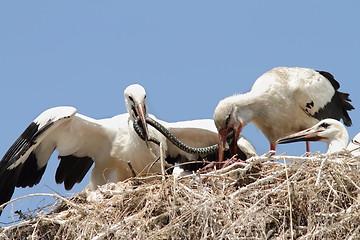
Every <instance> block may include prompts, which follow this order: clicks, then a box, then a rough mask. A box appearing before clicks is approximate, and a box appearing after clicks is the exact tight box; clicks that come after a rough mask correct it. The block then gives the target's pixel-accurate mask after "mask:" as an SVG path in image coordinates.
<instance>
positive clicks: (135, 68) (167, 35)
mask: <svg viewBox="0 0 360 240" xmlns="http://www.w3.org/2000/svg"><path fill="white" fill-rule="evenodd" d="M359 22H360V2H359V1H355V0H352V1H329V0H326V1H325V0H320V1H310V0H304V1H296V2H295V1H276V0H275V1H177V2H175V1H76V2H75V1H1V2H0V80H1V87H0V107H1V124H0V132H1V138H0V155H2V156H3V155H4V154H5V152H6V151H7V149H8V148H9V147H10V146H11V144H12V143H13V142H14V141H15V139H16V138H17V137H18V136H19V135H20V134H21V133H22V132H23V130H24V129H25V128H26V127H27V125H28V124H29V123H30V122H31V121H32V120H33V119H34V118H35V117H36V116H37V115H38V114H40V113H41V112H42V111H44V110H46V109H48V108H50V107H54V106H60V105H70V106H74V107H76V108H77V109H78V111H79V112H80V113H82V114H84V115H87V116H90V117H93V118H105V117H111V116H114V115H117V114H120V113H125V112H126V109H125V106H124V100H123V91H124V89H125V88H126V87H127V86H128V85H129V84H132V83H139V84H141V85H143V86H144V87H145V88H146V90H147V95H148V98H147V100H148V105H149V112H150V113H152V114H154V115H156V116H157V117H158V118H159V119H162V120H166V121H170V122H171V121H181V120H190V119H199V118H212V116H213V111H214V109H215V107H216V105H217V103H218V102H219V101H220V100H221V99H222V98H224V97H227V96H229V95H232V94H235V93H244V92H247V91H248V90H249V89H250V88H251V86H252V84H253V82H254V81H255V80H256V78H257V77H259V76H260V75H261V74H262V73H264V72H266V71H268V70H270V69H271V68H273V67H278V66H293V67H309V68H314V69H318V70H325V71H329V72H331V73H332V74H333V75H334V76H335V78H336V79H337V80H338V81H339V82H340V84H341V90H342V91H344V92H349V93H350V97H351V99H352V100H353V105H354V106H355V107H357V106H359V105H360V104H359V102H360V96H359V94H356V92H357V91H358V89H359V79H358V78H359V77H358V71H359V69H360V61H359V56H360V30H359ZM350 115H351V117H352V119H353V123H354V124H353V126H352V127H351V128H348V131H349V135H350V137H353V136H354V135H355V134H356V133H357V132H359V131H360V128H359V124H358V122H359V118H360V115H359V111H358V110H357V109H356V110H355V111H352V112H351V113H350ZM243 134H244V135H245V136H246V137H247V138H248V139H249V140H250V141H251V142H252V143H253V145H254V146H255V147H256V149H257V151H258V153H259V154H263V153H264V152H266V151H268V149H269V144H268V142H267V140H266V139H265V137H264V136H263V135H262V133H261V132H260V131H259V130H257V129H256V128H255V127H254V126H253V125H252V124H250V125H248V126H247V127H246V128H245V129H244V131H243ZM312 149H313V150H319V151H322V152H324V151H325V150H326V148H325V146H324V145H323V144H313V145H312ZM304 150H305V145H304V144H302V143H297V144H291V145H286V146H280V147H279V149H278V153H283V152H288V153H289V154H296V155H301V154H302V153H303V152H304ZM57 162H58V161H57V159H56V155H55V154H54V155H53V157H52V158H51V159H50V163H49V166H48V168H47V170H46V173H45V175H44V176H43V180H42V181H41V182H40V184H39V185H37V186H35V187H33V188H30V189H29V188H27V189H17V190H16V192H15V194H14V196H13V197H18V196H23V195H26V194H29V193H36V192H54V191H56V192H59V193H60V194H62V195H64V196H68V194H70V193H76V192H79V191H81V189H82V188H84V187H85V186H86V185H87V184H88V182H89V178H88V177H87V178H86V179H85V180H83V182H82V183H81V184H78V185H76V186H75V187H74V188H73V189H72V190H71V191H69V192H67V191H65V190H64V187H63V186H61V185H57V184H56V183H55V180H54V172H55V170H56V166H57ZM0 181H1V179H0ZM43 199H44V198H40V199H39V198H37V199H34V198H32V199H27V200H26V201H19V202H17V203H16V204H14V209H22V210H23V211H26V209H27V208H29V207H30V208H33V207H34V206H38V205H39V206H41V205H42V204H44V201H43ZM46 201H49V200H48V199H47V200H45V202H46ZM50 201H52V200H51V199H50ZM11 209H12V207H11V206H8V207H7V208H6V209H5V211H4V213H3V215H2V216H1V217H0V226H1V225H3V223H7V222H11V221H12V218H11V217H10V218H9V214H10V211H11Z"/></svg>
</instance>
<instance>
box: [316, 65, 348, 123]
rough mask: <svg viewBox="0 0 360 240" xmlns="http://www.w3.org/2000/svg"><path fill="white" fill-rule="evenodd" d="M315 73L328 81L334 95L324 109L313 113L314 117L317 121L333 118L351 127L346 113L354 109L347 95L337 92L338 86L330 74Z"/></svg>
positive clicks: (323, 72)
mask: <svg viewBox="0 0 360 240" xmlns="http://www.w3.org/2000/svg"><path fill="white" fill-rule="evenodd" d="M317 72H318V73H320V74H321V75H322V76H324V77H325V78H326V79H328V80H329V82H330V83H331V85H332V86H333V87H334V89H335V94H334V96H333V97H332V98H331V100H330V102H328V103H327V104H326V105H325V106H324V107H322V108H321V109H319V111H317V112H316V113H315V115H314V117H315V118H316V119H318V120H322V119H325V118H333V119H336V120H340V119H342V120H343V121H344V124H345V125H346V126H348V127H349V126H351V125H352V121H351V118H350V116H349V113H348V111H351V110H353V109H355V108H354V106H353V105H351V103H350V102H351V99H350V98H349V94H348V93H343V92H340V91H338V89H339V88H340V84H339V83H338V82H337V81H336V80H335V78H334V76H333V75H332V74H331V73H329V72H325V71H317Z"/></svg>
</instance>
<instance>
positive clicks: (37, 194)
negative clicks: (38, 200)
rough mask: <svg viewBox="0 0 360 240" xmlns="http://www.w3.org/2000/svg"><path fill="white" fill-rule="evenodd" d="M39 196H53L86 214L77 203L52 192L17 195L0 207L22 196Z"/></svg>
mask: <svg viewBox="0 0 360 240" xmlns="http://www.w3.org/2000/svg"><path fill="white" fill-rule="evenodd" d="M39 196H47V197H53V198H58V199H60V200H62V201H64V202H66V203H67V204H68V205H70V206H71V207H73V208H75V209H77V210H79V211H80V212H82V213H83V214H87V213H88V211H87V210H86V209H83V208H81V207H79V206H78V205H76V204H74V203H73V202H71V201H70V200H68V199H66V198H64V197H62V196H60V195H57V194H54V193H34V194H28V195H26V196H21V197H18V198H14V199H12V200H10V201H8V202H6V203H3V204H1V205H0V209H3V208H4V207H5V206H6V205H8V204H10V203H13V202H16V201H18V200H21V199H24V198H29V197H39Z"/></svg>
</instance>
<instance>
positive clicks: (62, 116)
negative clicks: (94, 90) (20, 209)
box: [0, 107, 111, 204]
mask: <svg viewBox="0 0 360 240" xmlns="http://www.w3.org/2000/svg"><path fill="white" fill-rule="evenodd" d="M107 132H108V131H104V128H103V126H102V125H101V124H100V121H98V120H94V119H91V118H88V117H85V116H82V115H80V114H77V113H76V109H75V108H73V107H56V108H51V109H48V110H46V111H44V112H43V113H41V114H40V115H39V116H38V117H37V118H36V119H35V120H34V121H33V122H32V123H31V124H30V125H29V126H28V127H27V128H26V129H25V131H24V132H23V133H22V134H21V135H20V137H19V138H18V139H17V140H16V141H15V142H14V143H13V145H12V146H11V147H10V148H9V150H8V151H7V152H6V154H5V155H4V157H3V158H2V160H1V161H0V179H1V181H0V204H2V203H5V202H7V201H9V200H10V199H11V196H12V195H13V193H14V189H15V187H27V186H29V187H31V186H33V185H35V184H38V183H39V181H40V180H41V177H42V175H43V173H44V171H45V169H46V166H47V163H48V160H49V158H50V156H51V154H52V153H53V151H54V150H55V149H57V150H58V152H59V159H60V163H59V166H58V168H57V171H56V176H55V178H56V182H57V183H64V185H65V188H66V189H67V190H69V189H71V188H72V187H73V186H74V184H75V183H77V182H80V181H81V180H82V179H83V177H84V176H85V174H86V173H87V172H88V170H89V169H90V167H91V165H92V164H93V161H94V160H97V159H100V158H101V157H103V156H101V155H106V152H107V153H109V152H110V150H109V149H110V148H111V142H110V141H109V138H108V136H107V134H108V133H107Z"/></svg>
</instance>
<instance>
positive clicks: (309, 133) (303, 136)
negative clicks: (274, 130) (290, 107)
mask: <svg viewBox="0 0 360 240" xmlns="http://www.w3.org/2000/svg"><path fill="white" fill-rule="evenodd" d="M320 132H321V131H319V130H315V129H313V128H308V129H305V130H303V131H300V132H297V133H294V134H291V135H289V136H286V137H283V138H280V139H278V140H277V141H276V143H278V144H284V143H292V142H300V141H313V142H315V141H320V140H321V139H322V138H323V137H321V136H319V135H318V133H320Z"/></svg>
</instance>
